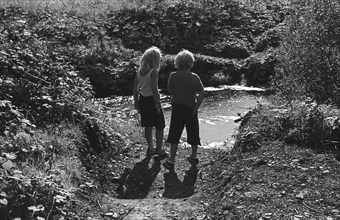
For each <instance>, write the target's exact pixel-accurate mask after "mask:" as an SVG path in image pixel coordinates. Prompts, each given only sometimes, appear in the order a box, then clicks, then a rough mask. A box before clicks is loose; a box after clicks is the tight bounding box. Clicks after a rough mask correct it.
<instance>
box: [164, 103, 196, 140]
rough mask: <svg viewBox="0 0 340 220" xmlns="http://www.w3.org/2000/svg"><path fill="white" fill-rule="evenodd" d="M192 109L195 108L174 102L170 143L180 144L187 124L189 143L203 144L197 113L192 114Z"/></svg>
mask: <svg viewBox="0 0 340 220" xmlns="http://www.w3.org/2000/svg"><path fill="white" fill-rule="evenodd" d="M192 111H193V108H190V107H187V106H185V105H181V104H178V103H172V110H171V121H170V130H169V135H168V140H167V142H168V143H170V144H178V143H179V140H180V138H181V135H182V132H183V129H184V126H185V128H186V131H187V136H188V137H187V141H188V144H190V145H201V141H200V137H199V124H198V117H197V113H196V114H195V115H194V116H192Z"/></svg>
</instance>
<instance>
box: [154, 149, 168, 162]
mask: <svg viewBox="0 0 340 220" xmlns="http://www.w3.org/2000/svg"><path fill="white" fill-rule="evenodd" d="M167 157H169V154H168V153H167V152H166V151H165V150H164V149H162V150H160V151H157V150H156V152H155V158H156V159H159V160H163V159H165V158H167Z"/></svg>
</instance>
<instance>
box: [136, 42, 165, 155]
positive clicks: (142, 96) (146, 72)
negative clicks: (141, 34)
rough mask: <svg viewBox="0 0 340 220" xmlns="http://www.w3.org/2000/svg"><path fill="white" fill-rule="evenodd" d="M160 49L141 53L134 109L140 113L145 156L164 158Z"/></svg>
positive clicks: (151, 48) (150, 49)
mask: <svg viewBox="0 0 340 220" xmlns="http://www.w3.org/2000/svg"><path fill="white" fill-rule="evenodd" d="M161 56H162V54H161V51H160V49H159V48H158V47H155V46H152V47H150V48H149V49H147V50H146V51H145V52H144V54H143V55H142V57H141V59H140V63H139V69H138V71H137V74H136V77H135V81H134V89H133V91H134V96H133V97H134V101H135V109H137V110H138V111H139V113H140V115H141V125H142V127H144V128H145V130H144V135H145V139H146V142H147V144H148V149H147V152H146V154H147V156H152V155H157V156H158V157H161V159H164V158H165V157H166V156H167V153H166V152H165V151H164V150H163V149H162V145H163V137H164V127H165V120H164V114H163V111H162V107H161V103H160V94H159V92H158V71H159V69H160V59H161ZM153 127H155V128H156V149H155V147H154V145H153V140H152V135H153V134H152V133H153Z"/></svg>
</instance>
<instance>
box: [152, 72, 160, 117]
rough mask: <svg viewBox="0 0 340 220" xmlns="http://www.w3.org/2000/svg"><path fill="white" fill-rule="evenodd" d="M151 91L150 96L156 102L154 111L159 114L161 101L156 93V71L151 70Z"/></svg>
mask: <svg viewBox="0 0 340 220" xmlns="http://www.w3.org/2000/svg"><path fill="white" fill-rule="evenodd" d="M151 90H152V96H153V98H154V100H155V102H156V109H157V111H158V113H159V112H160V111H161V100H160V95H159V92H158V72H157V71H156V70H152V72H151Z"/></svg>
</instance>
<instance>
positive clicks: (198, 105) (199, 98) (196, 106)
mask: <svg viewBox="0 0 340 220" xmlns="http://www.w3.org/2000/svg"><path fill="white" fill-rule="evenodd" d="M203 99H204V89H203V90H201V91H199V92H198V96H197V102H196V104H195V106H194V111H193V112H192V116H194V115H195V114H196V113H197V111H198V108H199V107H200V106H201V104H202V102H203Z"/></svg>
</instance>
